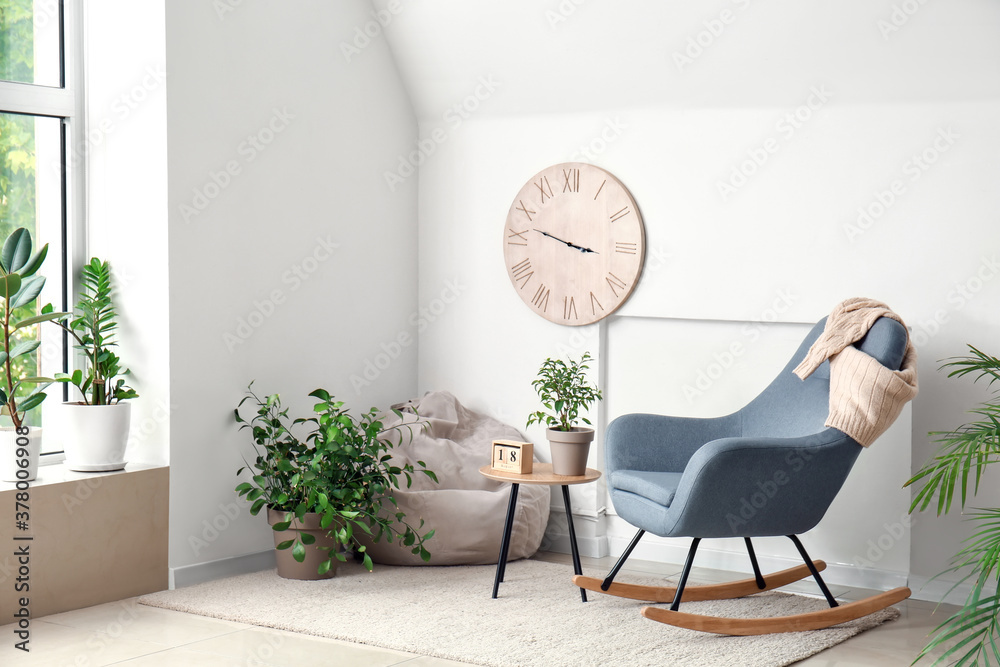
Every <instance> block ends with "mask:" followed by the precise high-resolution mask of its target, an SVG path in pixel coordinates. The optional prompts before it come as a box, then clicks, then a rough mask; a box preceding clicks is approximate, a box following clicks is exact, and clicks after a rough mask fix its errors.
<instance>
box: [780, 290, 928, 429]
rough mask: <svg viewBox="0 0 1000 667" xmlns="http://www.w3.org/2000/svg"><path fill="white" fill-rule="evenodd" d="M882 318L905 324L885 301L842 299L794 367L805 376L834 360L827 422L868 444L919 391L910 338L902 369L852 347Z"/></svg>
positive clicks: (799, 373) (831, 371)
mask: <svg viewBox="0 0 1000 667" xmlns="http://www.w3.org/2000/svg"><path fill="white" fill-rule="evenodd" d="M880 317H888V318H891V319H893V320H896V321H897V322H899V323H900V324H903V326H904V327H905V326H906V325H905V323H904V322H903V320H902V319H900V317H899V315H897V314H896V313H894V312H892V311H891V310H889V307H888V306H887V305H885V304H884V303H882V302H881V301H875V300H874V299H865V298H852V299H847V300H846V301H843V302H841V303H840V304H838V305H837V307H836V308H834V309H833V312H832V313H830V316H829V318H827V321H826V327H825V328H824V329H823V333H822V334H821V335H820V337H819V338H817V339H816V342H815V343H813V345H812V347H810V348H809V352H808V353H807V354H806V356H805V359H803V360H802V363H800V364H799V365H798V366H797V367H796V368H795V371H794V373H795V374H796V375H797V376H799V378H801V379H803V380H804V379H806V378H807V377H809V376H810V375H812V373H813V372H814V371H815V370H816V369H817V368H819V366H820V364H822V363H823V362H824V361H825V360H827V359H829V360H830V414H829V416H828V417H827V418H826V425H827V426H832V427H833V428H836V429H838V430H841V431H843V432H844V433H846V434H847V435H849V436H851V437H852V438H854V439H855V440H857V441H858V443H860V444H861V445H863V446H865V447H868V446H869V445H871V444H872V443H873V442H875V440H877V439H878V437H879V436H880V435H882V434H883V433H884V432H885V431H886V429H888V428H889V426H891V425H892V422H894V421H895V420H896V417H898V416H899V413H900V412H901V411H902V410H903V406H904V405H905V404H906V402H907V401H909V400H911V399H912V398H913V397H914V396H916V395H917V352H916V350H915V349H914V347H913V342H912V341H911V340H909V338H908V339H907V341H906V351H905V352H904V353H903V363H902V368H900V370H895V369H890V368H886V367H885V366H883V365H882V364H881V363H879V361H878V360H877V359H875V358H873V357H871V356H869V355H867V354H865V353H864V352H862V351H861V350H859V349H857V348H856V347H854V346H853V343H855V342H857V341H859V340H861V339H862V338H864V336H865V334H867V333H868V330H869V329H870V328H871V327H872V325H873V324H875V321H876V320H877V319H878V318H880Z"/></svg>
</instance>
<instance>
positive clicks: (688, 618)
mask: <svg viewBox="0 0 1000 667" xmlns="http://www.w3.org/2000/svg"><path fill="white" fill-rule="evenodd" d="M908 597H910V589H909V588H905V587H902V588H894V589H892V590H891V591H886V592H885V593H881V594H879V595H874V596H872V597H870V598H865V599H864V600H857V601H856V602H849V603H846V604H842V605H838V606H837V607H831V608H830V609H821V610H819V611H813V612H809V613H805V614H795V615H793V616H775V617H771V618H723V617H720V616H701V615H699V614H686V613H683V612H679V611H672V610H669V609H663V608H662V607H643V608H642V615H643V616H645V617H646V618H648V619H650V620H653V621H658V622H659V623H666V624H667V625H673V626H675V627H678V628H685V629H687V630H698V631H701V632H714V633H716V634H720V635H742V636H747V635H767V634H773V633H777V632H805V631H806V630H822V629H823V628H829V627H830V626H833V625H839V624H841V623H846V622H848V621H853V620H854V619H857V618H861V617H862V616H867V615H868V614H872V613H875V612H876V611H879V610H880V609H885V608H886V607H888V606H889V605H893V604H896V603H897V602H901V601H902V600H905V599H906V598H908Z"/></svg>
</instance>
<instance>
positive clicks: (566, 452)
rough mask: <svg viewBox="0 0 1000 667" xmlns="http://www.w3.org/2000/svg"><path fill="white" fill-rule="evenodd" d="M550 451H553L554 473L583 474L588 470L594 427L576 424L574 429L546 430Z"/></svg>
mask: <svg viewBox="0 0 1000 667" xmlns="http://www.w3.org/2000/svg"><path fill="white" fill-rule="evenodd" d="M546 435H548V438H549V451H550V452H551V453H552V473H553V474H555V475H583V474H585V473H586V472H587V455H588V454H589V453H590V443H591V442H593V440H594V429H592V428H581V427H579V426H574V427H573V430H572V431H558V430H556V429H554V428H550V429H548V431H547V432H546Z"/></svg>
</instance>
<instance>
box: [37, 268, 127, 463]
mask: <svg viewBox="0 0 1000 667" xmlns="http://www.w3.org/2000/svg"><path fill="white" fill-rule="evenodd" d="M80 279H81V282H82V284H83V291H82V292H80V296H79V298H78V299H77V302H76V317H75V318H74V319H72V320H70V321H69V323H68V325H67V324H66V323H65V322H56V324H58V325H59V326H60V327H62V328H63V330H64V331H66V332H68V333H69V335H71V336H72V337H73V338H74V339H75V340H76V345H75V347H76V349H78V350H80V351H81V352H83V355H84V358H85V359H86V372H84V371H83V370H80V369H77V370H75V371H74V372H73V373H71V374H67V373H56V376H55V379H56V380H57V381H59V382H64V383H67V384H72V385H73V386H75V387H76V388H77V389H78V390H79V392H80V395H81V397H82V398H83V400H82V401H77V402H70V403H64V404H63V405H62V420H61V426H62V428H63V433H62V438H63V446H64V448H65V450H66V465H67V467H68V468H69V469H70V470H79V471H101V470H121V469H122V468H124V467H125V448H126V446H127V444H128V433H129V425H130V423H131V406H130V404H128V403H124V402H123V401H126V400H128V399H132V398H138V396H139V395H138V394H137V393H136V392H135V390H133V389H132V388H130V387H128V386H126V385H125V376H127V375H129V373H130V371H129V370H128V369H127V368H124V367H123V366H122V365H121V360H120V359H119V358H118V355H116V354H115V353H114V351H113V349H112V348H115V347H117V345H118V342H117V341H116V340H115V334H116V333H117V329H118V321H117V317H118V313H117V312H116V311H115V306H114V302H113V300H112V289H111V265H110V264H108V262H106V261H104V262H102V261H101V260H99V259H98V258H96V257H94V258H92V259H91V260H90V263H89V264H85V265H84V267H83V270H82V271H81V275H80Z"/></svg>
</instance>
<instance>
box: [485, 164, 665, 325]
mask: <svg viewBox="0 0 1000 667" xmlns="http://www.w3.org/2000/svg"><path fill="white" fill-rule="evenodd" d="M645 253H646V240H645V230H644V228H643V225H642V217H641V216H640V215H639V207H638V206H636V205H635V200H634V199H632V195H631V194H630V193H629V191H628V189H627V188H626V187H625V186H624V185H622V183H621V181H619V180H618V179H617V178H615V177H614V176H613V175H612V174H611V173H609V172H607V171H605V170H604V169H601V168H600V167H595V166H594V165H592V164H587V163H585V162H565V163H563V164H557V165H553V166H551V167H548V168H547V169H543V170H542V171H540V172H538V173H537V174H535V175H534V176H532V177H531V179H530V180H528V182H527V183H525V184H524V186H523V187H522V188H521V190H520V191H519V192H518V193H517V196H516V197H514V201H513V203H512V204H511V205H510V211H509V212H508V213H507V224H506V226H505V228H504V238H503V254H504V260H505V261H506V264H507V273H508V275H509V276H510V282H511V284H512V285H513V286H514V290H515V291H516V292H517V295H518V296H519V297H521V300H522V301H524V303H525V304H526V305H527V306H528V307H529V308H531V310H533V311H534V312H536V313H537V314H539V315H541V316H542V317H544V318H545V319H547V320H549V321H550V322H555V323H556V324H567V325H570V326H580V325H583V324H591V323H593V322H597V321H599V320H601V319H603V318H605V317H607V316H608V315H610V314H611V313H613V312H615V310H617V309H618V308H619V307H620V306H621V305H622V304H623V303H625V301H626V300H627V299H628V298H629V296H630V295H631V294H632V290H633V289H635V286H636V283H637V282H638V281H639V276H640V274H641V273H642V264H643V260H644V259H645Z"/></svg>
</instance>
